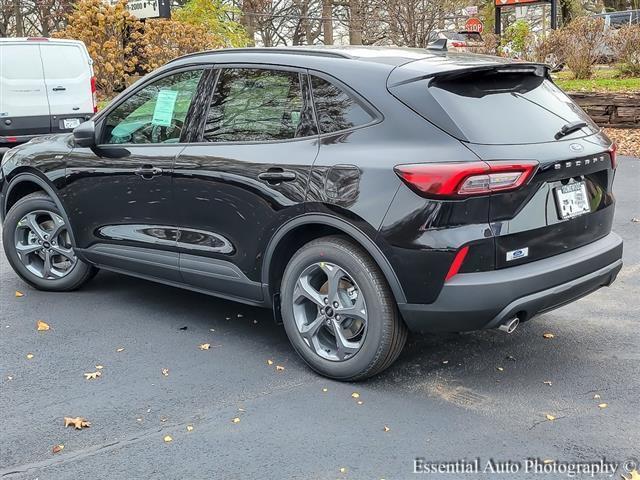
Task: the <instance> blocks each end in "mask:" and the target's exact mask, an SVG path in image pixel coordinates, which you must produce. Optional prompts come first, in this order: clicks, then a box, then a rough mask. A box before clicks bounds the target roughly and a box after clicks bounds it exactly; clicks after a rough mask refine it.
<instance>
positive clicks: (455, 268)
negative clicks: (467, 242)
mask: <svg viewBox="0 0 640 480" xmlns="http://www.w3.org/2000/svg"><path fill="white" fill-rule="evenodd" d="M467 253H469V247H468V246H466V247H462V248H461V249H460V250H458V253H456V256H455V257H454V258H453V262H451V266H450V267H449V271H448V272H447V276H446V277H444V281H445V282H446V281H447V280H449V279H450V278H451V277H454V276H455V275H457V274H458V272H459V271H460V267H462V262H464V259H465V258H466V256H467Z"/></svg>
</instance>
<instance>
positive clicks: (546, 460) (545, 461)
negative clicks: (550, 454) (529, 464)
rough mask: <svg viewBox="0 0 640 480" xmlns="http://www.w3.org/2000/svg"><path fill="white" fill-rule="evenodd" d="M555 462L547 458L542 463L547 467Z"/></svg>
mask: <svg viewBox="0 0 640 480" xmlns="http://www.w3.org/2000/svg"><path fill="white" fill-rule="evenodd" d="M553 462H555V460H551V459H550V458H547V459H545V460H543V461H542V463H544V464H545V465H549V464H550V463H553Z"/></svg>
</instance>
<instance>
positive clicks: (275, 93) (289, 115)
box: [203, 68, 315, 142]
mask: <svg viewBox="0 0 640 480" xmlns="http://www.w3.org/2000/svg"><path fill="white" fill-rule="evenodd" d="M300 79H301V76H300V74H299V73H296V72H284V71H277V70H262V69H254V68H231V69H224V70H221V72H220V76H219V78H218V82H217V84H216V89H215V92H214V95H213V98H212V100H211V107H210V108H209V112H208V114H207V121H206V125H205V131H204V136H203V139H204V141H205V142H250V141H253V142H255V141H272V140H290V139H292V138H299V137H305V136H308V135H313V134H315V130H314V126H313V122H312V121H311V120H312V119H311V115H310V114H309V109H308V108H307V105H306V103H307V102H305V100H304V96H303V89H302V85H301V80H300Z"/></svg>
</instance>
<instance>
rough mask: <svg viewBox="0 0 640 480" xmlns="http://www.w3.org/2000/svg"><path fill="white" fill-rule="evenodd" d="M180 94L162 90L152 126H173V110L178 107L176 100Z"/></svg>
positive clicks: (157, 101)
mask: <svg viewBox="0 0 640 480" xmlns="http://www.w3.org/2000/svg"><path fill="white" fill-rule="evenodd" d="M177 98H178V92H177V91H176V90H160V92H159V93H158V98H157V100H156V107H155V109H154V110H153V118H152V119H151V124H152V125H157V126H159V127H169V126H171V120H172V119H173V110H174V109H175V107H176V99H177Z"/></svg>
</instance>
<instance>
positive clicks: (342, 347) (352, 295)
mask: <svg viewBox="0 0 640 480" xmlns="http://www.w3.org/2000/svg"><path fill="white" fill-rule="evenodd" d="M281 310H282V317H283V322H284V326H285V330H286V332H287V335H288V337H289V339H290V341H291V343H292V344H293V346H294V348H295V349H296V351H297V352H298V353H299V354H300V356H301V357H302V358H303V359H304V360H305V361H306V362H307V363H308V364H309V366H310V367H311V368H313V369H314V370H316V371H317V372H319V373H321V374H322V375H325V376H327V377H331V378H335V379H338V380H360V379H364V378H367V377H370V376H372V375H375V374H377V373H379V372H381V371H382V370H384V369H386V368H387V367H389V366H390V365H391V364H392V363H393V362H394V361H395V359H396V358H397V357H398V355H399V354H400V352H401V351H402V348H403V346H404V344H405V341H406V338H407V328H406V326H405V325H404V323H403V321H402V319H401V318H400V317H399V315H398V311H397V307H396V304H395V300H394V298H393V295H392V294H391V292H390V290H389V287H388V285H387V282H386V280H385V278H384V276H383V274H382V272H380V269H379V268H378V266H377V265H376V263H375V262H374V261H373V259H372V258H371V257H370V256H369V255H368V254H367V253H366V252H365V251H364V250H363V249H362V248H361V247H360V246H358V245H356V244H354V243H353V242H351V241H349V240H348V239H346V238H344V237H340V236H331V237H324V238H320V239H318V240H314V241H312V242H310V243H308V244H307V245H305V246H304V247H302V248H301V249H300V250H299V251H298V252H297V253H296V254H295V255H294V256H293V258H292V259H291V261H290V262H289V264H288V265H287V268H286V270H285V273H284V276H283V279H282V289H281Z"/></svg>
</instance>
